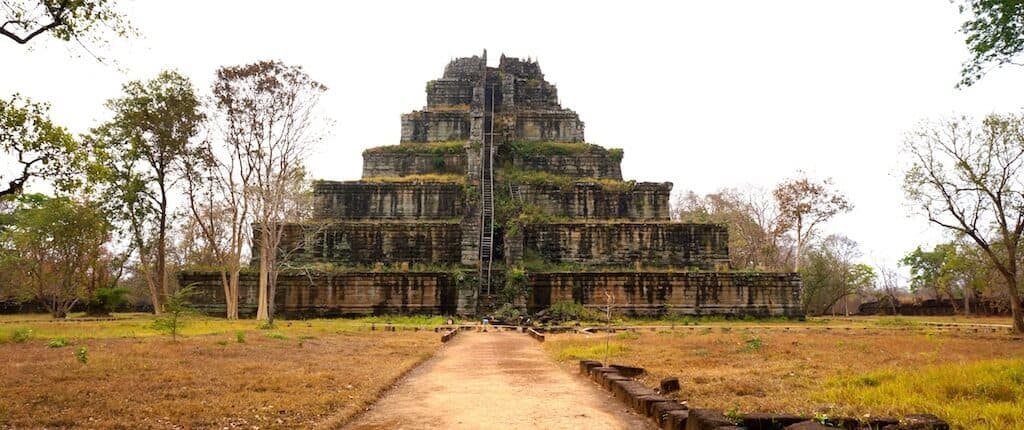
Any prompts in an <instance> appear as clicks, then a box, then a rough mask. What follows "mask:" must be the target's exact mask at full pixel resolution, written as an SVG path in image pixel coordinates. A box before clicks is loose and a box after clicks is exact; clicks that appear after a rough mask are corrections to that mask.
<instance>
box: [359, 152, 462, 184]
mask: <svg viewBox="0 0 1024 430" xmlns="http://www.w3.org/2000/svg"><path fill="white" fill-rule="evenodd" d="M425 174H458V175H465V174H466V154H465V153H459V154H444V155H440V154H429V153H422V154H417V153H388V152H367V153H363V178H373V177H379V176H391V177H395V176H409V175H425Z"/></svg>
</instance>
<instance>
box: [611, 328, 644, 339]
mask: <svg viewBox="0 0 1024 430" xmlns="http://www.w3.org/2000/svg"><path fill="white" fill-rule="evenodd" d="M615 338H616V339H618V340H637V339H640V333H637V332H635V331H633V330H624V331H620V332H618V333H615Z"/></svg>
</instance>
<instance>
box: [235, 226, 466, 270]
mask: <svg viewBox="0 0 1024 430" xmlns="http://www.w3.org/2000/svg"><path fill="white" fill-rule="evenodd" d="M256 237H257V238H258V235H256ZM461 242H462V234H461V228H460V226H459V223H458V222H436V221H429V222H428V221H419V222H373V221H369V222H330V223H323V224H315V223H310V224H301V225H299V224H291V225H289V226H287V228H286V229H285V233H284V235H283V237H282V239H281V248H280V249H281V250H282V256H284V257H285V258H286V259H287V260H288V261H289V262H291V263H292V264H308V263H333V264H340V265H368V266H372V265H374V264H377V263H385V264H392V263H422V264H457V263H459V262H460V261H461V258H462V247H461ZM256 250H258V243H257V244H255V245H254V246H253V261H254V262H255V261H259V260H258V258H259V256H258V255H257V254H258V253H257V252H256Z"/></svg>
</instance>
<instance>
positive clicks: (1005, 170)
mask: <svg viewBox="0 0 1024 430" xmlns="http://www.w3.org/2000/svg"><path fill="white" fill-rule="evenodd" d="M905 152H906V153H907V154H908V155H909V156H910V157H911V160H912V161H911V164H910V166H909V168H908V169H907V171H906V174H905V176H904V190H905V192H906V194H907V197H908V199H909V200H910V201H911V202H913V203H914V204H916V206H917V208H918V210H920V212H922V213H923V214H924V215H926V216H927V217H928V220H929V221H931V222H933V223H935V224H936V225H939V226H941V227H943V228H946V229H948V230H950V231H952V232H954V233H955V234H957V235H962V236H963V237H965V238H969V240H971V241H973V242H974V243H975V244H976V245H977V246H978V247H979V248H980V249H981V250H982V251H983V253H984V254H985V256H986V257H987V259H988V261H989V263H990V264H991V265H992V267H993V268H995V269H996V270H997V271H998V272H999V274H1001V275H1002V277H1003V280H1004V283H1005V287H1006V291H1007V296H1008V298H1009V301H1010V308H1011V310H1012V313H1013V325H1014V329H1015V330H1016V331H1017V332H1019V333H1024V310H1022V308H1021V299H1020V294H1019V285H1020V283H1019V277H1020V262H1021V252H1020V249H1019V247H1020V244H1021V237H1022V235H1024V170H1022V169H1024V117H1021V116H1018V115H990V116H988V117H987V118H985V120H984V121H982V122H981V123H980V124H975V123H973V122H972V121H970V120H969V119H967V118H955V119H950V120H944V121H940V122H937V123H930V124H928V123H926V124H923V125H921V126H920V127H919V128H918V129H917V130H916V131H914V132H913V133H912V134H911V135H910V136H908V138H907V142H906V149H905Z"/></svg>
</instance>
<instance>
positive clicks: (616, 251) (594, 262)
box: [180, 51, 801, 316]
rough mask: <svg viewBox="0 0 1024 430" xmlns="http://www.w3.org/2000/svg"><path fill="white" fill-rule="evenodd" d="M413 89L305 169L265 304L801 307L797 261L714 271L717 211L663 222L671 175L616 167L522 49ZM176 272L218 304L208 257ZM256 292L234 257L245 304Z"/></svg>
mask: <svg viewBox="0 0 1024 430" xmlns="http://www.w3.org/2000/svg"><path fill="white" fill-rule="evenodd" d="M426 93H427V105H426V106H425V107H424V108H423V109H422V110H418V111H414V112H410V113H407V114H405V115H402V118H401V119H402V137H401V143H400V144H398V145H394V146H384V147H377V148H370V149H367V150H366V151H364V152H363V175H362V179H361V180H358V181H341V182H339V181H318V182H316V183H314V187H313V193H314V202H315V208H314V214H315V215H314V218H315V219H313V220H311V221H309V222H305V223H297V224H293V225H289V226H288V227H287V229H286V232H285V235H284V240H283V243H282V246H281V258H282V259H284V266H285V267H288V268H289V269H288V270H287V271H286V272H285V273H283V274H282V275H281V276H280V277H279V281H278V289H277V297H276V303H277V309H278V312H280V313H283V314H285V315H293V316H327V315H344V314H366V313H411V312H419V313H443V314H465V315H469V314H482V313H487V312H490V311H492V310H494V308H495V307H496V306H498V305H500V304H503V303H511V304H513V305H515V306H517V307H519V308H521V309H522V308H525V309H526V310H528V311H531V312H534V311H538V310H540V309H543V308H546V307H548V306H550V305H551V304H552V303H556V302H559V301H575V302H577V303H582V304H584V305H586V306H591V307H603V306H605V305H606V303H608V302H609V301H610V302H611V303H612V305H613V306H614V308H615V309H616V310H617V311H620V312H623V313H629V314H642V315H652V314H666V313H669V314H732V315H746V314H753V315H799V314H800V312H801V311H800V306H799V294H800V279H799V277H798V276H797V275H796V274H793V273H760V272H757V273H755V272H736V271H730V270H729V267H728V264H729V250H728V231H727V229H726V228H725V226H722V225H718V224H687V223H679V222H673V221H670V219H669V197H670V192H671V190H672V184H671V183H669V182H662V183H653V182H634V181H623V179H622V172H621V169H620V162H621V160H622V156H623V151H622V150H621V149H606V148H603V147H600V146H597V145H592V144H588V143H585V140H584V125H583V122H582V121H580V119H579V116H578V115H577V114H576V113H575V112H573V111H572V110H569V109H565V108H563V107H562V106H561V105H560V104H559V100H558V93H557V89H556V88H555V86H554V85H552V84H550V83H548V82H547V81H546V80H545V79H544V75H543V73H541V70H540V66H539V64H538V63H537V62H535V61H531V60H525V61H524V60H520V59H517V58H511V57H505V56H504V55H502V57H501V59H500V61H499V63H498V67H497V68H494V67H488V66H487V53H486V51H485V52H484V53H483V55H482V56H473V57H468V58H458V59H455V60H453V61H451V62H450V63H449V64H448V66H447V67H445V70H444V75H443V76H442V77H441V78H440V79H436V80H433V81H430V82H428V83H427V86H426ZM255 261H257V260H255V259H254V262H255ZM180 281H181V282H182V283H183V284H194V285H196V286H197V287H198V288H199V290H200V291H201V292H202V295H201V296H200V298H199V299H198V300H197V301H198V302H200V304H201V305H202V306H203V307H204V308H205V309H206V310H207V311H209V312H217V311H218V310H219V309H222V308H223V289H222V288H221V286H220V277H219V275H218V274H217V273H201V272H185V273H182V274H180ZM256 297H257V295H256V276H255V274H253V273H246V274H243V285H242V297H241V298H240V300H239V303H240V311H241V312H242V313H243V314H244V313H255V306H256Z"/></svg>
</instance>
